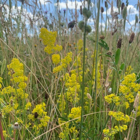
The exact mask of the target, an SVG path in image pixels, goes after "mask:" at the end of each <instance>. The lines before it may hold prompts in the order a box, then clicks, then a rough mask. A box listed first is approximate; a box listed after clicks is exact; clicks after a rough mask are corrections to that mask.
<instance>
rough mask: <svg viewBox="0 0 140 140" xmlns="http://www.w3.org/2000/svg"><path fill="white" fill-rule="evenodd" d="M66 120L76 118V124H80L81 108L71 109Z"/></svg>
mask: <svg viewBox="0 0 140 140" xmlns="http://www.w3.org/2000/svg"><path fill="white" fill-rule="evenodd" d="M78 117H79V118H78ZM68 118H70V119H75V118H78V119H77V121H76V122H80V121H81V107H73V108H72V109H71V113H70V114H69V116H68Z"/></svg>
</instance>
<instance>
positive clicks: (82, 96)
mask: <svg viewBox="0 0 140 140" xmlns="http://www.w3.org/2000/svg"><path fill="white" fill-rule="evenodd" d="M86 26H87V20H85V26H84V38H83V40H84V44H83V74H82V94H81V122H80V140H81V139H82V124H83V112H84V91H85V48H86Z"/></svg>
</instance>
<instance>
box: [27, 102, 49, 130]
mask: <svg viewBox="0 0 140 140" xmlns="http://www.w3.org/2000/svg"><path fill="white" fill-rule="evenodd" d="M45 110H46V105H45V103H41V104H38V105H36V107H35V108H34V109H33V111H32V114H29V115H28V118H29V120H31V121H33V122H35V121H37V122H38V124H37V125H36V124H35V123H34V125H33V128H34V129H35V131H36V132H38V131H39V130H40V129H41V128H44V127H46V126H47V124H48V122H49V119H50V117H49V116H47V112H46V111H45Z"/></svg>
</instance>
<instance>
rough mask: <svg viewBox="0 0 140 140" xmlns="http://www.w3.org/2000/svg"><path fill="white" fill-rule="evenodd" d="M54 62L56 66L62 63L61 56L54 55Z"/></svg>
mask: <svg viewBox="0 0 140 140" xmlns="http://www.w3.org/2000/svg"><path fill="white" fill-rule="evenodd" d="M52 61H53V63H54V64H56V65H57V64H58V63H59V62H60V55H59V54H53V55H52Z"/></svg>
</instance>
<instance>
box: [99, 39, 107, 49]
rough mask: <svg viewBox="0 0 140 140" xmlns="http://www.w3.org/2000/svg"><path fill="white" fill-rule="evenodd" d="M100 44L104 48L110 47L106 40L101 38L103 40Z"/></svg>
mask: <svg viewBox="0 0 140 140" xmlns="http://www.w3.org/2000/svg"><path fill="white" fill-rule="evenodd" d="M99 45H100V46H101V47H103V48H104V49H106V50H109V47H108V45H107V43H106V42H105V41H103V40H101V42H99Z"/></svg>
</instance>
